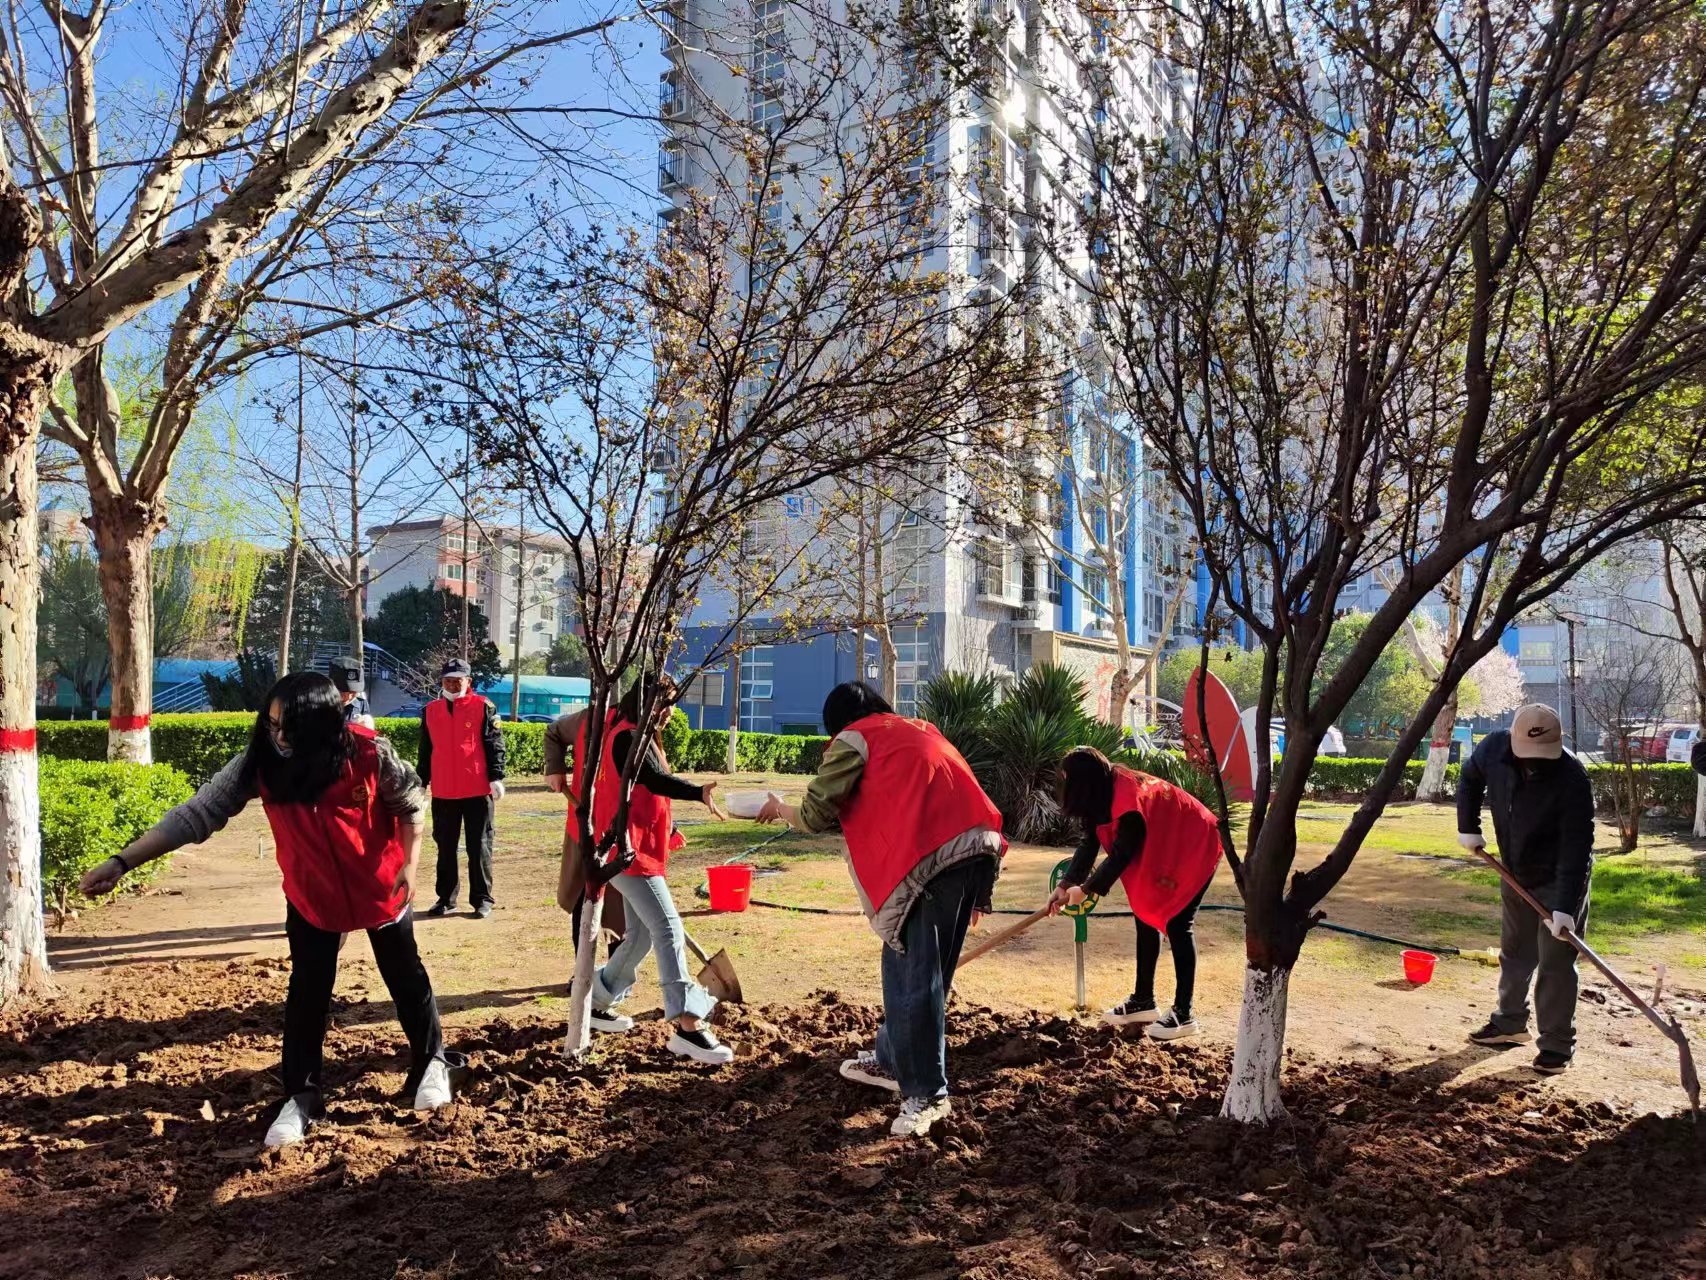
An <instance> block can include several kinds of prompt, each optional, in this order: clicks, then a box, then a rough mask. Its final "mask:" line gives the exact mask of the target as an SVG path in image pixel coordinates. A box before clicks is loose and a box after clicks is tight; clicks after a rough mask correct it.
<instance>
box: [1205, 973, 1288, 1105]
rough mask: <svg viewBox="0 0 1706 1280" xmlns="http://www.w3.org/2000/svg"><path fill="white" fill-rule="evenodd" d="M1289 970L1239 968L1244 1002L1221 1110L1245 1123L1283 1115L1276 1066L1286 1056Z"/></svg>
mask: <svg viewBox="0 0 1706 1280" xmlns="http://www.w3.org/2000/svg"><path fill="white" fill-rule="evenodd" d="M1290 986H1291V970H1290V969H1289V968H1279V967H1275V968H1270V969H1258V968H1256V967H1254V966H1251V967H1250V968H1247V969H1245V970H1244V1003H1243V1005H1242V1006H1241V1007H1240V1008H1239V1010H1238V1042H1237V1046H1236V1047H1235V1048H1234V1049H1233V1051H1232V1075H1231V1078H1230V1079H1229V1080H1228V1081H1227V1083H1226V1099H1225V1101H1224V1102H1223V1103H1222V1104H1221V1108H1220V1114H1221V1115H1223V1116H1225V1117H1227V1118H1228V1119H1230V1120H1239V1121H1242V1122H1243V1123H1245V1124H1267V1123H1268V1122H1269V1121H1272V1120H1278V1119H1280V1118H1281V1117H1283V1116H1284V1115H1285V1103H1284V1102H1282V1101H1281V1100H1280V1066H1281V1063H1282V1062H1283V1060H1284V1058H1285V1006H1286V993H1287V991H1288V990H1289V988H1290Z"/></svg>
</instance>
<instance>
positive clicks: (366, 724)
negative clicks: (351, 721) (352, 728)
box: [355, 716, 376, 729]
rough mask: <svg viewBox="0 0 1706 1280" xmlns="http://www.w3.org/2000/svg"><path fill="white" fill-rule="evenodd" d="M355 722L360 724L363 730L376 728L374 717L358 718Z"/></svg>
mask: <svg viewBox="0 0 1706 1280" xmlns="http://www.w3.org/2000/svg"><path fill="white" fill-rule="evenodd" d="M355 722H356V723H357V724H359V725H360V726H361V727H362V728H363V729H372V728H375V727H376V726H375V725H374V723H373V717H372V716H357V717H356V718H355Z"/></svg>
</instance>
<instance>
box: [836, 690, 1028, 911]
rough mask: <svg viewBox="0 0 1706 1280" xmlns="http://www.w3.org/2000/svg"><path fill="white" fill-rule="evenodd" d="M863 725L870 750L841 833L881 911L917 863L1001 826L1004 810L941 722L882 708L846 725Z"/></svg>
mask: <svg viewBox="0 0 1706 1280" xmlns="http://www.w3.org/2000/svg"><path fill="white" fill-rule="evenodd" d="M855 731H857V732H858V733H859V734H860V735H861V736H862V737H863V738H864V739H865V747H866V749H867V752H868V754H867V755H866V757H865V768H864V770H863V772H861V773H860V775H859V785H858V786H857V787H856V788H854V791H853V795H852V797H851V798H850V799H849V801H848V802H847V804H846V806H845V807H844V808H843V809H842V810H841V832H842V834H843V835H844V836H845V837H846V838H847V858H848V861H849V863H851V865H852V868H853V877H854V879H856V880H857V881H858V882H859V890H860V893H861V894H862V895H863V897H864V899H865V901H866V902H868V903H870V904H871V911H872V912H873V914H874V913H875V912H878V911H880V910H882V907H883V904H884V903H885V902H887V901H888V899H889V895H890V894H891V893H893V892H894V891H895V888H896V887H897V886H898V885H899V884H900V883H901V882H902V881H903V880H905V879H906V877H907V876H908V875H909V874H910V873H911V872H912V869H913V868H914V867H916V866H917V865H918V864H919V863H920V862H922V861H923V860H924V859H925V858H927V857H929V856H930V855H931V854H932V853H934V852H936V850H938V849H940V848H941V847H942V846H943V845H945V844H947V843H948V841H950V840H952V839H953V838H954V837H955V836H958V835H964V834H965V833H966V832H967V831H971V830H974V829H975V828H977V827H987V828H989V829H990V830H991V831H995V832H1000V830H1001V811H1000V810H999V809H997V808H996V807H995V806H994V805H993V804H992V803H991V802H990V799H989V797H988V796H986V795H984V794H983V788H982V787H980V786H978V785H977V778H976V777H975V776H974V775H973V774H972V771H971V766H970V765H968V764H967V763H966V762H965V757H964V756H962V755H961V754H960V753H959V752H958V751H957V750H955V749H954V744H953V743H951V742H949V741H948V740H947V739H946V738H944V737H943V736H942V731H941V730H940V729H938V728H937V727H936V726H935V725H933V724H930V723H928V722H926V721H923V720H907V719H904V718H902V717H901V716H896V715H885V714H878V715H874V716H865V717H864V718H863V719H860V720H855V721H854V722H853V723H852V724H850V725H848V726H847V728H846V730H844V732H847V733H852V732H855ZM1002 847H1003V849H1005V847H1006V842H1005V841H1003V842H1002Z"/></svg>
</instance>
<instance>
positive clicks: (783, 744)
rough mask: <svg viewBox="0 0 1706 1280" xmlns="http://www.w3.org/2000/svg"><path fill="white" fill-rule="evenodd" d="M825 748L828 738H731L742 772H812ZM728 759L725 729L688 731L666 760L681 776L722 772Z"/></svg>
mask: <svg viewBox="0 0 1706 1280" xmlns="http://www.w3.org/2000/svg"><path fill="white" fill-rule="evenodd" d="M670 736H674V735H670ZM828 745H829V739H828V738H825V737H818V736H811V737H808V736H805V735H801V734H785V733H740V734H737V735H736V737H735V763H736V764H737V765H738V766H740V771H741V772H742V773H816V772H817V767H818V765H819V764H821V763H822V761H823V752H824V748H825V747H827V746H828ZM665 750H668V741H667V738H666V742H665ZM728 756H729V734H728V730H726V729H690V730H688V732H687V736H686V738H685V739H683V740H681V745H680V747H679V748H678V749H677V750H676V751H675V752H674V753H672V754H671V755H670V758H669V760H670V767H671V768H674V769H678V770H680V771H681V772H683V773H723V772H725V770H724V768H723V766H724V765H726V764H727V763H728Z"/></svg>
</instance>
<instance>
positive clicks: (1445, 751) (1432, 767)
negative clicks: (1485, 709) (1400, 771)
mask: <svg viewBox="0 0 1706 1280" xmlns="http://www.w3.org/2000/svg"><path fill="white" fill-rule="evenodd" d="M1456 727H1457V693H1456V691H1455V690H1453V691H1452V694H1451V696H1450V697H1449V698H1447V699H1446V700H1445V705H1444V706H1443V707H1441V708H1440V709H1439V714H1438V715H1437V716H1435V717H1434V731H1433V737H1432V739H1431V740H1430V741H1429V742H1428V762H1427V764H1426V765H1424V766H1423V768H1422V780H1421V782H1420V783H1419V784H1417V786H1416V799H1418V800H1435V801H1444V800H1449V799H1451V788H1450V787H1448V786H1446V783H1445V767H1446V765H1448V764H1450V763H1451V733H1452V730H1453V729H1455V728H1456Z"/></svg>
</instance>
